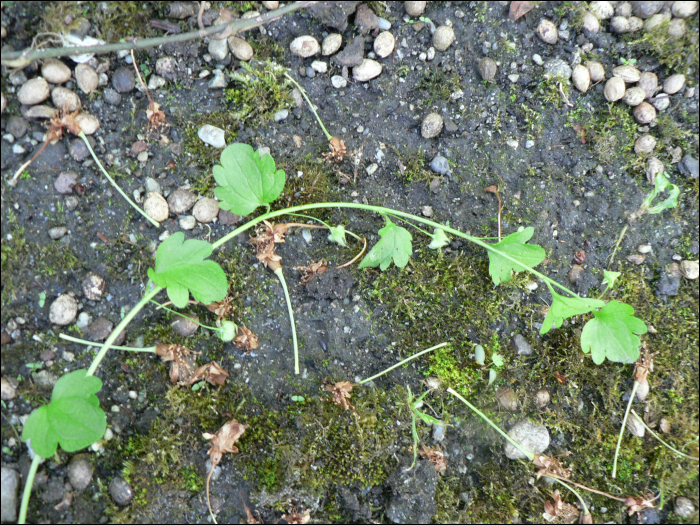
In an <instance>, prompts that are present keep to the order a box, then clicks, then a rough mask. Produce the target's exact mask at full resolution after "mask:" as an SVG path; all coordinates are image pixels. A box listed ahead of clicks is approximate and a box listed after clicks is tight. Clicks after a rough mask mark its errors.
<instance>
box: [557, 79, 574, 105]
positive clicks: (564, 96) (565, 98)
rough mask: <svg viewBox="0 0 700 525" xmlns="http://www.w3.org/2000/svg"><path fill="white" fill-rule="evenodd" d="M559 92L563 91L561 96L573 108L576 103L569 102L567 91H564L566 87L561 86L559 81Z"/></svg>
mask: <svg viewBox="0 0 700 525" xmlns="http://www.w3.org/2000/svg"><path fill="white" fill-rule="evenodd" d="M559 93H561V96H562V98H563V99H564V104H566V105H567V106H569V107H570V108H573V107H574V105H573V104H572V103H571V102H569V99H568V98H567V97H566V93H564V88H562V87H561V82H559Z"/></svg>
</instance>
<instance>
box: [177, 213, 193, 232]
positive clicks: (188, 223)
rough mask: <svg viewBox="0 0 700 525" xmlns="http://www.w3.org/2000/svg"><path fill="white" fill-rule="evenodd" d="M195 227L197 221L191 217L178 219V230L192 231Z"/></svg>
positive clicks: (186, 216)
mask: <svg viewBox="0 0 700 525" xmlns="http://www.w3.org/2000/svg"><path fill="white" fill-rule="evenodd" d="M195 226H197V219H195V218H194V217H193V216H192V215H185V216H184V217H181V218H180V228H182V229H183V230H192V229H193V228H194V227H195Z"/></svg>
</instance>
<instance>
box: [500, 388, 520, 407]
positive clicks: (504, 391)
mask: <svg viewBox="0 0 700 525" xmlns="http://www.w3.org/2000/svg"><path fill="white" fill-rule="evenodd" d="M496 399H498V402H499V403H500V405H501V406H502V407H503V408H505V409H506V410H510V411H512V412H515V411H516V410H518V397H517V396H516V394H515V392H514V391H513V390H512V389H511V388H503V387H501V388H499V389H498V390H497V391H496Z"/></svg>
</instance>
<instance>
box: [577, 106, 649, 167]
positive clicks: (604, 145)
mask: <svg viewBox="0 0 700 525" xmlns="http://www.w3.org/2000/svg"><path fill="white" fill-rule="evenodd" d="M567 122H568V123H569V125H570V126H572V127H575V126H580V128H583V130H585V135H581V136H582V137H584V138H585V140H586V141H587V142H589V143H591V144H593V153H594V154H595V156H596V158H597V159H598V161H599V162H601V163H605V164H610V163H613V162H621V163H623V164H624V163H626V162H628V161H629V162H631V161H632V160H633V158H634V156H633V155H631V153H632V151H633V148H634V141H635V139H636V137H637V124H636V123H635V121H634V117H633V116H632V112H631V111H630V109H629V108H628V107H627V106H625V105H623V104H601V105H600V106H597V108H596V109H595V111H593V112H590V111H586V110H584V109H583V108H577V110H575V111H572V112H571V114H570V115H569V117H568V118H567ZM580 128H577V129H580ZM581 133H582V132H579V134H581ZM630 157H632V159H630Z"/></svg>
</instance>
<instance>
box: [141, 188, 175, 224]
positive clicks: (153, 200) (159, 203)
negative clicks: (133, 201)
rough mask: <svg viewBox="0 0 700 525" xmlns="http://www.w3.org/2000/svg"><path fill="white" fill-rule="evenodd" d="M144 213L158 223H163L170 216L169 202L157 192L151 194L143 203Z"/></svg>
mask: <svg viewBox="0 0 700 525" xmlns="http://www.w3.org/2000/svg"><path fill="white" fill-rule="evenodd" d="M143 211H145V212H146V215H148V216H149V217H151V218H152V219H153V220H154V221H156V222H163V221H164V220H165V219H167V218H168V216H169V215H170V210H169V209H168V202H167V201H166V200H165V199H164V198H163V196H162V195H161V194H159V193H156V192H155V191H152V192H150V193H149V194H148V196H147V197H146V199H145V200H144V201H143Z"/></svg>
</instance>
